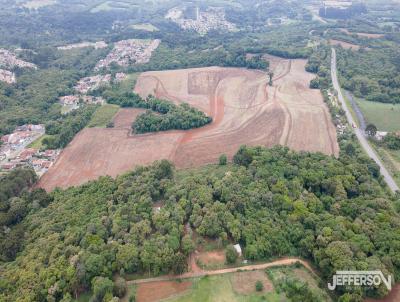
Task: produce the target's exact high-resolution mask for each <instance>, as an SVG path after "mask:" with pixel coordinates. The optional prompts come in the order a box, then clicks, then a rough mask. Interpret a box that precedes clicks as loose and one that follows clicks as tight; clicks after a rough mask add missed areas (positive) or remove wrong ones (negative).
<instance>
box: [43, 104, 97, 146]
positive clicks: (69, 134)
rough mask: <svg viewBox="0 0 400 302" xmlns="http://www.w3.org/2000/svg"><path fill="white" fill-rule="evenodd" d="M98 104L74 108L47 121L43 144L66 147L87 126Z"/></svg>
mask: <svg viewBox="0 0 400 302" xmlns="http://www.w3.org/2000/svg"><path fill="white" fill-rule="evenodd" d="M97 107H98V106H95V105H89V106H84V107H82V108H79V109H77V110H74V111H72V112H70V113H68V114H66V115H61V114H60V115H59V116H58V118H57V119H54V120H52V121H49V122H47V123H46V134H47V135H48V136H47V137H45V138H44V139H43V144H44V145H45V146H46V148H48V149H59V148H65V147H66V146H67V145H68V143H69V142H70V141H72V139H73V138H74V136H75V134H77V133H78V132H79V131H81V130H82V129H83V128H85V127H86V126H87V124H88V123H89V122H90V119H91V118H92V115H93V113H94V112H95V111H96V109H97Z"/></svg>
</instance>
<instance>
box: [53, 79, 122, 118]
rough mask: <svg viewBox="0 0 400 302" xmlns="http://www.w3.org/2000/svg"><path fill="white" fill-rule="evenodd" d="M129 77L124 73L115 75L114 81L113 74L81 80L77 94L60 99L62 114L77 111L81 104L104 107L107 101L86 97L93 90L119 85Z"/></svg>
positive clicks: (100, 98) (77, 87) (77, 86)
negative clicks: (112, 84) (113, 84)
mask: <svg viewBox="0 0 400 302" xmlns="http://www.w3.org/2000/svg"><path fill="white" fill-rule="evenodd" d="M126 77H127V75H126V74H125V73H123V72H118V73H116V74H115V78H114V79H112V75H111V74H106V75H96V76H91V77H86V78H83V79H81V80H80V81H79V82H78V84H77V85H76V86H75V90H76V91H77V94H74V95H66V96H62V97H60V98H59V101H60V104H61V105H62V106H63V110H62V112H63V113H64V114H65V113H68V112H70V111H72V110H76V109H78V108H79V107H80V105H81V104H98V105H103V104H104V103H105V100H104V99H103V98H102V97H94V96H91V95H86V93H88V92H89V91H91V90H95V89H97V88H99V87H101V86H104V85H108V84H110V83H111V82H114V83H119V82H122V81H123V80H125V79H126Z"/></svg>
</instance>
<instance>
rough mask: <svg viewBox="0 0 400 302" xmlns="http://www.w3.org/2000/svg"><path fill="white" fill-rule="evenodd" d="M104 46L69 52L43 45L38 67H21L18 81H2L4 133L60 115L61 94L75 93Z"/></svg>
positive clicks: (0, 116) (0, 107)
mask: <svg viewBox="0 0 400 302" xmlns="http://www.w3.org/2000/svg"><path fill="white" fill-rule="evenodd" d="M104 54H105V52H104V50H94V49H83V50H82V49H81V50H74V51H70V52H68V53H66V52H62V51H57V50H55V49H52V48H50V49H49V48H46V49H43V53H37V54H36V55H34V56H33V57H32V56H31V55H29V57H28V56H27V57H25V59H26V60H28V61H33V62H35V63H37V64H38V65H39V66H40V68H39V69H38V70H31V71H29V70H18V71H17V83H16V84H14V85H7V84H5V83H2V82H0V135H2V134H6V133H9V132H12V131H13V130H14V128H15V126H18V125H22V124H26V123H35V124H40V123H43V124H44V123H46V122H48V121H52V120H55V119H59V118H60V109H61V105H60V104H59V103H58V101H59V97H60V96H64V95H68V94H72V93H74V89H73V87H74V85H75V84H76V82H77V81H78V80H79V79H80V78H81V77H84V76H87V75H89V74H90V73H91V71H92V69H93V67H94V66H95V64H96V62H97V60H98V59H100V58H101V57H102V56H103V55H104Z"/></svg>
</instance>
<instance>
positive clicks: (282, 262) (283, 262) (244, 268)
mask: <svg viewBox="0 0 400 302" xmlns="http://www.w3.org/2000/svg"><path fill="white" fill-rule="evenodd" d="M296 262H299V263H301V264H302V265H303V266H304V267H305V268H307V269H308V270H309V271H310V272H311V273H313V274H315V275H316V273H315V271H314V270H313V268H312V267H311V266H310V264H309V263H308V262H307V261H304V260H302V259H300V258H283V259H279V260H275V261H272V262H267V263H262V264H253V265H247V266H239V267H231V268H225V269H218V270H214V271H201V272H187V273H184V274H182V275H167V276H161V277H155V278H146V279H137V280H130V281H127V284H128V285H129V284H141V283H150V282H158V281H170V280H176V279H188V278H196V277H203V276H213V275H223V274H228V273H235V272H238V271H253V270H261V269H266V268H270V267H274V266H282V265H284V266H287V265H292V264H295V263H296Z"/></svg>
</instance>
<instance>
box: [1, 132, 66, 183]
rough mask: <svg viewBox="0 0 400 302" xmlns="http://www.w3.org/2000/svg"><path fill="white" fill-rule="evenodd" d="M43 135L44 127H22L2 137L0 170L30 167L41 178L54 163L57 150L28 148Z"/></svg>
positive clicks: (57, 153)
mask: <svg viewBox="0 0 400 302" xmlns="http://www.w3.org/2000/svg"><path fill="white" fill-rule="evenodd" d="M44 133H45V127H44V125H23V126H19V127H17V128H16V129H15V130H14V132H13V133H11V134H8V135H4V136H2V137H1V138H0V139H1V142H2V144H1V145H0V169H1V170H3V171H9V170H13V169H15V168H18V167H27V166H28V167H31V168H33V169H34V170H35V171H36V173H37V174H38V175H39V176H41V175H42V174H43V173H45V172H46V171H47V170H48V169H49V168H50V166H51V165H52V164H53V163H54V162H55V160H56V159H57V156H58V155H59V153H60V151H59V150H43V151H40V150H37V149H33V148H29V147H28V146H29V145H30V144H31V143H32V142H33V141H35V140H36V139H38V138H40V137H41V136H42V135H43V134H44Z"/></svg>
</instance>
